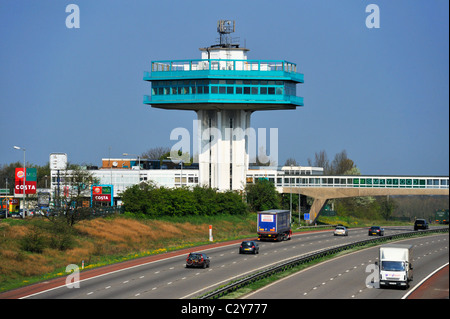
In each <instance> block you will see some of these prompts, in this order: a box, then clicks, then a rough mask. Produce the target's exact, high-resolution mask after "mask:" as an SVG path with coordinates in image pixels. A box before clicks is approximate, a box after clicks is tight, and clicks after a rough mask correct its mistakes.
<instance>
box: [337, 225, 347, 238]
mask: <svg viewBox="0 0 450 319" xmlns="http://www.w3.org/2000/svg"><path fill="white" fill-rule="evenodd" d="M334 236H348V229H347V227H345V226H336V228H335V229H334Z"/></svg>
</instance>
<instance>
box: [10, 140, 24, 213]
mask: <svg viewBox="0 0 450 319" xmlns="http://www.w3.org/2000/svg"><path fill="white" fill-rule="evenodd" d="M13 147H14V149H16V150H22V151H23V175H24V176H23V214H22V218H25V203H26V196H25V181H26V179H27V172H26V168H25V151H26V149H25V148H24V147H19V146H13Z"/></svg>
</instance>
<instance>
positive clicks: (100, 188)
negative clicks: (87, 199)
mask: <svg viewBox="0 0 450 319" xmlns="http://www.w3.org/2000/svg"><path fill="white" fill-rule="evenodd" d="M112 189H113V186H112V185H94V186H92V196H91V199H92V201H93V202H111V205H112V200H113V195H112Z"/></svg>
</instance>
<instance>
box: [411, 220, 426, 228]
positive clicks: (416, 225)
mask: <svg viewBox="0 0 450 319" xmlns="http://www.w3.org/2000/svg"><path fill="white" fill-rule="evenodd" d="M418 229H428V222H427V220H426V219H416V221H415V222H414V230H418Z"/></svg>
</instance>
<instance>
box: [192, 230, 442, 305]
mask: <svg viewBox="0 0 450 319" xmlns="http://www.w3.org/2000/svg"><path fill="white" fill-rule="evenodd" d="M448 231H449V228H448V227H445V228H438V229H428V230H423V231H414V232H408V233H400V234H395V235H390V236H383V237H379V238H371V239H366V240H362V241H357V242H354V243H349V244H344V245H339V246H335V247H332V248H327V249H323V250H320V251H318V252H315V253H310V254H306V255H303V256H301V257H297V258H295V259H293V260H290V261H287V262H284V263H282V264H279V265H277V266H273V267H269V268H267V269H265V270H262V271H260V272H258V273H255V274H253V275H250V276H248V277H246V278H243V279H240V280H238V281H236V282H234V283H231V284H228V285H226V286H225V287H222V288H219V289H217V290H215V291H212V292H210V293H208V294H206V295H203V296H201V297H200V299H217V298H220V297H222V296H224V295H226V294H228V293H230V292H232V291H235V290H237V289H240V288H242V287H244V286H246V285H248V284H250V283H253V282H255V281H258V280H261V279H264V278H266V277H270V276H272V275H274V274H276V273H279V272H283V271H286V270H288V269H291V268H293V267H296V266H298V265H301V264H304V263H308V262H310V261H313V260H315V259H318V258H322V257H325V256H328V255H333V254H335V253H338V252H341V251H344V250H348V249H352V248H355V247H360V246H365V245H368V244H371V243H378V242H385V241H388V240H392V239H398V238H404V237H413V236H417V235H420V234H429V233H444V232H448Z"/></svg>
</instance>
